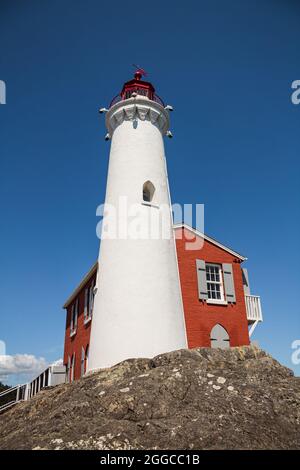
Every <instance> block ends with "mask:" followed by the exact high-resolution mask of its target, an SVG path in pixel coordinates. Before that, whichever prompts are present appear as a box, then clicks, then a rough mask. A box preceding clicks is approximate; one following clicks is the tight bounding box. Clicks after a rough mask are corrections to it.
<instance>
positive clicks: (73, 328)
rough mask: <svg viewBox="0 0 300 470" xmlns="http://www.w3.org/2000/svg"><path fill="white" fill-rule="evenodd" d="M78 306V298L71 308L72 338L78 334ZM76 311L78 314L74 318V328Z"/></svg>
mask: <svg viewBox="0 0 300 470" xmlns="http://www.w3.org/2000/svg"><path fill="white" fill-rule="evenodd" d="M78 304H79V302H78V298H77V299H76V300H75V302H74V303H73V305H72V308H71V326H70V337H72V336H74V335H76V332H77V322H78ZM74 310H75V313H76V316H75V317H74V318H75V326H74V322H73V315H74Z"/></svg>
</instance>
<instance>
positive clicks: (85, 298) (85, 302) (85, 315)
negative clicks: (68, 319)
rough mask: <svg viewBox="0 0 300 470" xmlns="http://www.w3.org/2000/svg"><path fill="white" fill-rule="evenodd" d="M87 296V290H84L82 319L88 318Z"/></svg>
mask: <svg viewBox="0 0 300 470" xmlns="http://www.w3.org/2000/svg"><path fill="white" fill-rule="evenodd" d="M88 295H89V289H88V288H86V289H85V291H84V318H87V316H88Z"/></svg>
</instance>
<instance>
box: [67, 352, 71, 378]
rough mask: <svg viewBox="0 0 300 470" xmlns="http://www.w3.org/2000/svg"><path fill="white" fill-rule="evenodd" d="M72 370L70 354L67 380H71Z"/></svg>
mask: <svg viewBox="0 0 300 470" xmlns="http://www.w3.org/2000/svg"><path fill="white" fill-rule="evenodd" d="M70 370H71V358H70V356H68V365H67V382H70Z"/></svg>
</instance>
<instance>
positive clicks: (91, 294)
mask: <svg viewBox="0 0 300 470" xmlns="http://www.w3.org/2000/svg"><path fill="white" fill-rule="evenodd" d="M89 293H90V294H89V297H90V301H89V316H91V315H92V311H93V295H94V294H93V284H91V286H90V289H89Z"/></svg>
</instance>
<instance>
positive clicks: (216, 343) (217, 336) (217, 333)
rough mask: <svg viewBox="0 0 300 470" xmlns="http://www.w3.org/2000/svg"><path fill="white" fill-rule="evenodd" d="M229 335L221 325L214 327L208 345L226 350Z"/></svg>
mask: <svg viewBox="0 0 300 470" xmlns="http://www.w3.org/2000/svg"><path fill="white" fill-rule="evenodd" d="M229 341H230V340H229V334H228V333H227V331H226V330H225V328H223V326H222V325H219V324H217V325H215V326H214V327H213V329H212V330H211V333H210V345H211V347H212V348H221V349H227V348H229V347H230V342H229Z"/></svg>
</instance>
